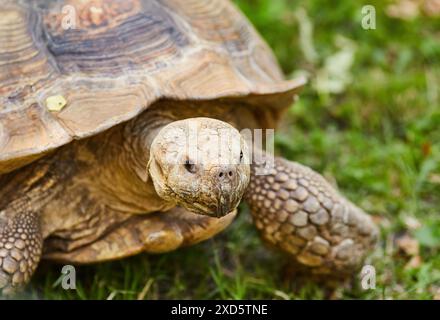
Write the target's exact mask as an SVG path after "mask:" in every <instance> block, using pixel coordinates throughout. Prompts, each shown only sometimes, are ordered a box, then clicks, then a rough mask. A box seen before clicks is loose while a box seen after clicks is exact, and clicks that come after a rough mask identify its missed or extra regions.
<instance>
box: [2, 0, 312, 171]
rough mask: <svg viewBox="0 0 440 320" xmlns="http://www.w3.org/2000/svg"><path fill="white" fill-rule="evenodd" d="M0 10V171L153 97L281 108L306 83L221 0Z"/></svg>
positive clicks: (105, 124) (124, 116) (98, 128)
mask: <svg viewBox="0 0 440 320" xmlns="http://www.w3.org/2000/svg"><path fill="white" fill-rule="evenodd" d="M0 13H1V17H2V18H1V19H0V174H3V173H6V172H10V171H12V170H14V169H17V168H19V167H21V166H24V165H26V164H28V163H30V162H32V161H33V160H35V159H38V158H40V157H42V156H43V155H44V154H46V153H47V152H48V151H50V150H53V149H55V148H58V147H60V146H62V145H65V144H67V143H69V142H70V141H72V140H73V139H82V138H85V137H88V136H91V135H95V134H97V133H99V132H102V131H103V130H106V129H108V128H110V127H112V126H114V125H116V124H118V123H121V122H124V121H127V120H129V119H131V118H133V117H136V116H137V115H138V114H139V113H141V112H143V111H144V110H146V109H147V108H148V107H149V106H150V105H152V104H153V103H154V102H155V101H157V100H158V99H175V100H187V99H192V100H201V99H218V98H231V97H232V98H243V99H246V101H248V102H250V105H251V104H252V103H258V104H260V105H263V106H264V107H266V105H267V107H270V108H278V109H283V108H285V107H287V106H288V105H289V104H290V102H291V99H292V97H293V96H294V94H295V93H296V91H297V90H298V88H300V87H301V86H302V85H303V84H304V80H303V79H296V80H290V81H286V80H284V79H283V75H282V72H281V70H280V67H279V65H278V64H277V62H276V60H275V58H274V56H273V54H272V52H271V50H270V49H269V48H268V46H267V45H266V44H265V42H264V41H263V40H262V39H261V37H260V36H259V35H258V33H257V32H256V31H255V30H254V28H253V27H252V26H251V24H250V23H249V22H248V20H247V19H246V18H245V17H244V16H243V15H242V14H241V13H240V12H239V11H238V10H237V9H236V8H235V7H234V5H233V4H231V3H229V2H227V1H221V0H218V1H206V0H191V1H188V0H185V1H183V0H155V1H152V0H144V1H141V0H120V1H115V0H93V1H84V0H82V1H81V0H64V1H63V0H50V1H46V0H44V1H43V0H39V1H2V2H1V3H0ZM251 102H252V103H251ZM53 103H56V104H59V105H55V108H53V106H51V104H53Z"/></svg>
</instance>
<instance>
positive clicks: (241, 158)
mask: <svg viewBox="0 0 440 320" xmlns="http://www.w3.org/2000/svg"><path fill="white" fill-rule="evenodd" d="M241 160H243V151H240V161H241Z"/></svg>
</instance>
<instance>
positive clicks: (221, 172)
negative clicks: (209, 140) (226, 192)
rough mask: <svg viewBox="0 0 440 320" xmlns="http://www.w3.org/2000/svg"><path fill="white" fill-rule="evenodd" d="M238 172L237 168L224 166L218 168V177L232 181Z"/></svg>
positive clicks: (225, 180) (224, 180)
mask: <svg viewBox="0 0 440 320" xmlns="http://www.w3.org/2000/svg"><path fill="white" fill-rule="evenodd" d="M235 174H236V171H235V168H231V167H230V166H223V167H221V168H219V169H218V171H217V177H218V178H219V180H220V181H223V182H227V181H232V179H233V178H234V176H235Z"/></svg>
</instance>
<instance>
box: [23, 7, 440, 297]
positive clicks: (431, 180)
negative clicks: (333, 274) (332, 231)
mask: <svg viewBox="0 0 440 320" xmlns="http://www.w3.org/2000/svg"><path fill="white" fill-rule="evenodd" d="M235 2H236V4H237V5H238V6H239V7H240V8H241V10H242V11H243V12H244V13H245V15H246V16H247V17H248V18H249V19H250V20H251V22H252V23H253V24H254V25H255V27H256V28H257V30H258V31H259V32H260V33H261V35H262V36H263V37H264V38H265V39H266V41H267V42H268V43H269V45H270V46H271V47H272V48H273V49H274V52H275V54H276V56H277V57H278V59H279V62H280V64H281V66H282V68H283V70H284V72H285V74H286V76H287V77H294V76H295V75H296V74H306V75H307V76H308V77H309V79H310V82H309V84H308V86H307V88H306V89H305V90H304V92H303V93H302V94H301V98H300V100H299V101H298V102H297V103H296V104H295V106H292V108H291V109H290V110H289V114H288V118H287V119H286V121H285V122H284V123H283V126H282V127H281V128H280V130H279V132H278V135H277V137H276V144H277V152H278V153H279V154H282V155H284V156H285V157H287V158H289V159H294V160H296V161H299V162H302V163H304V164H306V165H308V166H311V167H313V168H314V169H315V170H317V171H319V172H321V173H322V174H324V175H325V176H326V177H327V178H328V179H329V180H330V181H332V182H336V181H337V184H338V186H339V188H340V189H341V190H342V192H343V193H344V194H345V195H346V196H347V197H348V198H350V199H351V200H353V201H354V202H355V203H357V204H359V205H360V206H361V207H362V208H364V209H365V210H366V211H368V212H369V213H371V214H372V215H373V216H374V217H375V221H376V222H377V223H378V224H379V225H380V227H381V241H380V245H379V247H378V249H377V250H376V251H375V252H374V253H373V254H372V256H371V257H370V258H369V260H368V261H367V262H368V263H370V264H372V265H374V266H375V267H376V270H377V284H376V289H375V290H368V291H363V290H362V289H361V288H360V284H359V277H355V279H354V281H353V286H352V288H339V289H337V290H336V292H335V293H333V294H332V296H331V297H333V298H360V299H364V298H366V299H369V298H377V299H382V298H383V299H390V298H392V299H408V298H413V299H431V298H434V297H437V299H440V252H439V251H440V212H439V211H440V97H439V96H440V18H439V16H437V17H433V16H430V15H429V13H430V12H429V11H426V10H425V11H424V10H422V9H420V10H417V8H416V7H414V6H413V7H411V6H410V7H409V8H405V7H396V6H395V7H390V6H389V4H390V2H387V1H383V0H380V1H373V0H369V1H368V2H365V3H364V2H363V1H353V0H340V1H337V2H333V1H324V0H308V1H288V0H237V1H235ZM407 2H408V1H407ZM410 2H411V1H410ZM414 2H417V1H414ZM419 2H423V1H419ZM432 2H434V1H432ZM365 4H370V5H374V7H375V8H376V29H375V30H365V29H363V28H362V26H361V21H362V17H363V16H362V11H361V10H362V6H363V5H365ZM399 10H401V11H402V10H403V11H402V12H403V13H399ZM405 10H406V11H405ZM411 10H412V11H411ZM404 14H405V16H406V19H402V18H405V16H404ZM431 14H432V12H431ZM392 16H395V17H392ZM399 16H400V17H399ZM284 264H285V260H284V258H283V257H282V256H281V255H279V254H278V253H275V252H271V251H270V250H268V249H267V248H265V247H264V246H263V245H262V243H261V242H260V240H259V239H258V236H257V234H256V231H255V229H254V227H253V225H252V222H251V219H250V215H249V214H248V212H247V208H246V207H245V206H242V207H241V213H240V216H239V217H238V219H237V220H236V221H235V223H234V224H233V225H232V226H231V227H230V228H228V229H227V230H226V231H225V232H224V233H222V234H221V235H220V236H217V237H215V238H214V239H211V240H209V241H207V242H205V243H202V244H200V245H197V246H194V247H191V248H185V249H182V250H179V251H176V252H172V253H169V254H163V255H158V256H147V255H145V254H144V255H140V256H136V257H133V258H130V259H125V260H121V261H116V262H112V263H105V264H100V265H96V266H87V267H78V268H77V278H78V283H77V285H78V289H77V290H76V291H65V290H63V289H62V288H61V287H60V286H59V285H58V284H59V281H57V279H59V276H60V268H61V267H59V266H56V265H55V266H54V265H51V264H49V263H43V264H42V265H41V267H40V268H39V269H38V271H37V274H36V277H35V278H34V280H33V281H32V283H31V285H30V287H29V290H28V291H27V292H26V295H27V296H28V297H29V298H45V299H62V298H79V299H163V298H168V299H173V298H179V299H191V298H197V299H214V298H223V299H243V298H249V299H253V298H268V299H295V298H309V299H320V298H324V297H326V295H325V292H324V291H323V290H322V289H321V288H320V287H319V286H317V285H316V284H313V283H307V282H306V283H302V284H301V285H299V282H297V281H295V279H290V280H289V279H288V278H286V277H285V276H284V271H283V267H284Z"/></svg>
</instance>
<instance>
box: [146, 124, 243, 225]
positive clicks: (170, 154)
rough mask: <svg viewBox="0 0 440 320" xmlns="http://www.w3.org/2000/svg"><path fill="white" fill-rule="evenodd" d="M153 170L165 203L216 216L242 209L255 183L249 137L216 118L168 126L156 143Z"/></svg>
mask: <svg viewBox="0 0 440 320" xmlns="http://www.w3.org/2000/svg"><path fill="white" fill-rule="evenodd" d="M148 170H149V173H150V176H151V178H152V180H153V183H154V187H155V189H156V192H157V193H158V195H159V196H160V197H161V198H162V199H164V200H166V201H169V202H174V203H177V204H178V205H180V206H182V207H184V208H186V209H188V210H190V211H192V212H195V213H199V214H203V215H208V216H213V217H222V216H224V215H226V214H228V213H229V212H231V211H233V210H234V209H235V208H236V207H237V206H238V204H239V202H240V200H241V197H242V195H243V193H244V191H245V189H246V187H247V185H248V183H249V178H250V166H249V155H248V149H247V146H246V142H245V141H244V139H243V137H242V136H241V135H240V133H239V132H238V130H237V129H235V128H234V127H232V126H231V125H229V124H227V123H226V122H223V121H219V120H215V119H210V118H190V119H185V120H180V121H175V122H172V123H171V124H168V125H166V126H165V127H163V128H162V129H161V130H160V131H159V133H158V134H157V136H156V137H155V138H154V140H153V142H152V145H151V148H150V159H149V163H148Z"/></svg>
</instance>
